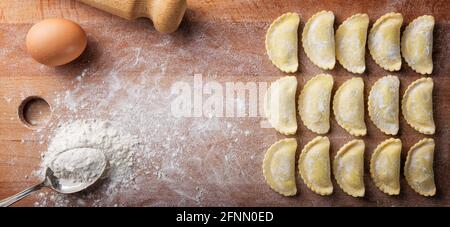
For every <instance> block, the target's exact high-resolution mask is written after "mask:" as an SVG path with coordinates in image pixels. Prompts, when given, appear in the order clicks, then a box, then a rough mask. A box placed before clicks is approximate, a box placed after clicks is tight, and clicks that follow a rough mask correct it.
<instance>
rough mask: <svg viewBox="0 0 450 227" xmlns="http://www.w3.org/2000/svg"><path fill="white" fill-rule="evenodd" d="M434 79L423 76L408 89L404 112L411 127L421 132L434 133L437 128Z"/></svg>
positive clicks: (405, 96) (404, 97)
mask: <svg viewBox="0 0 450 227" xmlns="http://www.w3.org/2000/svg"><path fill="white" fill-rule="evenodd" d="M432 93H433V79H431V78H421V79H418V80H416V81H414V82H413V83H412V84H411V85H409V87H408V88H407V89H406V91H405V94H404V95H403V100H402V113H403V116H404V117H405V120H406V122H408V124H409V125H411V127H413V128H414V129H415V130H417V131H419V132H420V133H423V134H427V135H432V134H434V131H435V130H436V126H435V124H434V120H433V96H432Z"/></svg>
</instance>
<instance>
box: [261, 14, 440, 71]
mask: <svg viewBox="0 0 450 227" xmlns="http://www.w3.org/2000/svg"><path fill="white" fill-rule="evenodd" d="M299 23H300V17H299V15H298V14H297V13H285V14H283V15H281V16H280V17H278V18H277V19H276V20H275V21H274V22H273V23H272V24H271V26H270V27H269V29H268V31H267V34H266V50H267V54H268V55H269V58H270V60H271V61H272V63H273V64H274V65H275V66H276V67H278V68H279V69H280V70H281V71H283V72H287V73H292V72H296V71H297V69H298V27H299ZM402 24H403V16H402V14H400V13H387V14H385V15H383V16H381V17H380V18H379V19H378V20H377V21H376V22H375V23H374V24H373V26H372V28H371V29H370V32H369V35H368V37H367V30H368V27H369V16H368V15H367V14H355V15H353V16H351V17H350V18H347V19H346V20H345V21H344V22H343V23H342V24H341V25H340V26H339V28H338V29H337V30H336V34H335V33H334V27H333V25H334V14H333V12H331V11H321V12H319V13H316V14H315V15H313V16H312V17H311V18H310V19H309V20H308V22H307V23H306V24H305V27H304V29H303V33H302V44H303V48H304V50H305V53H306V55H307V56H308V58H309V59H310V60H311V61H312V62H313V63H314V64H315V65H317V66H318V67H320V68H322V69H333V68H334V65H335V63H336V59H337V60H338V61H339V62H340V63H341V64H342V66H343V67H344V68H345V69H347V70H348V71H350V72H352V73H359V74H361V73H363V72H364V71H365V69H366V64H365V48H366V40H367V42H368V48H369V52H370V54H371V55H372V58H373V59H374V60H375V62H376V63H377V64H378V65H379V66H381V67H382V68H383V69H385V70H389V71H398V70H400V68H401V65H402V57H401V55H403V57H404V58H405V61H406V62H407V63H408V65H409V66H410V67H411V68H412V69H413V70H414V71H416V72H418V73H421V74H431V72H432V71H433V61H432V50H433V29H434V24H435V21H434V17H433V16H429V15H424V16H421V17H418V18H416V19H415V20H414V21H412V22H411V23H410V24H409V25H408V26H407V27H406V28H405V30H404V32H403V35H402V36H401V38H400V29H401V27H402ZM400 52H401V53H400Z"/></svg>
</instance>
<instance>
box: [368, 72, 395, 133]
mask: <svg viewBox="0 0 450 227" xmlns="http://www.w3.org/2000/svg"><path fill="white" fill-rule="evenodd" d="M399 91H400V80H399V79H398V77H396V76H385V77H382V78H380V79H379V80H378V81H377V82H375V84H374V85H373V86H372V90H371V91H370V94H369V116H370V119H371V120H372V121H373V123H374V124H375V126H377V128H379V129H380V130H381V131H382V132H384V133H386V134H388V135H396V134H397V132H398V129H399V121H398V115H399V108H400V107H399V96H400V95H399Z"/></svg>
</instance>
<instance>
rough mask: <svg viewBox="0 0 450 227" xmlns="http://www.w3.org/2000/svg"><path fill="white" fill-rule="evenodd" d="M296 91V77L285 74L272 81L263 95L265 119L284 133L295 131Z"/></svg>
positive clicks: (293, 132) (288, 133) (289, 133)
mask: <svg viewBox="0 0 450 227" xmlns="http://www.w3.org/2000/svg"><path fill="white" fill-rule="evenodd" d="M296 91H297V78H295V76H286V77H283V78H281V79H278V80H276V81H275V82H273V83H272V85H271V86H270V87H269V89H267V93H266V96H265V100H264V101H265V102H264V110H265V113H266V117H267V119H268V120H269V122H270V124H271V125H272V127H274V128H275V129H276V130H277V131H279V132H280V133H282V134H285V135H291V134H295V132H296V131H297V118H296V111H295V93H296Z"/></svg>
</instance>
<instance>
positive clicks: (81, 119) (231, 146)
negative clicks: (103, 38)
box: [34, 25, 276, 206]
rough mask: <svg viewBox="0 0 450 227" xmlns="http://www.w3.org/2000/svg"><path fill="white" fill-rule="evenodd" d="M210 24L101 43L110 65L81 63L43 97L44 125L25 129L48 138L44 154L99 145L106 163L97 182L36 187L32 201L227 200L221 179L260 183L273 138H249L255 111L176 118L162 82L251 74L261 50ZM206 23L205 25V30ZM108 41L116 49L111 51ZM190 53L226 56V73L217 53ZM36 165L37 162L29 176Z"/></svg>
mask: <svg viewBox="0 0 450 227" xmlns="http://www.w3.org/2000/svg"><path fill="white" fill-rule="evenodd" d="M211 26H212V25H205V26H203V27H201V30H202V31H196V32H194V33H195V34H198V35H195V36H192V37H186V38H184V40H185V41H184V42H186V43H179V39H178V38H174V37H171V36H166V37H159V38H158V39H155V38H154V37H150V39H152V40H150V41H149V40H142V41H139V42H138V43H148V45H144V46H143V47H141V48H129V49H120V48H119V49H118V48H116V47H114V46H113V44H109V45H108V46H102V50H103V51H105V52H104V53H103V54H104V55H105V57H107V56H118V57H117V58H116V59H113V60H111V62H112V67H111V65H110V66H109V67H108V68H105V69H103V68H97V66H91V67H87V68H84V69H83V70H81V71H80V73H79V74H78V75H77V76H75V77H74V79H73V82H72V83H71V84H70V85H68V86H67V87H66V88H65V89H64V90H63V91H61V92H58V93H56V94H55V98H54V99H53V100H49V101H50V103H51V105H52V108H53V113H54V114H53V119H52V123H51V124H50V126H49V129H50V130H43V131H42V132H36V133H35V135H34V136H37V137H38V138H41V140H42V141H48V142H49V148H48V151H43V154H44V159H45V154H49V153H52V152H55V151H60V150H62V149H65V148H71V147H77V146H93V147H100V148H102V149H104V150H105V154H106V156H107V160H108V161H109V162H110V165H111V164H113V165H112V166H111V167H110V169H109V170H108V175H107V177H106V178H105V179H104V180H103V181H102V183H101V184H100V185H99V186H96V187H94V188H93V189H91V190H88V191H87V192H82V193H78V194H74V195H61V194H57V193H54V192H43V193H40V194H39V196H38V197H37V198H38V201H37V202H36V204H35V205H36V206H133V205H141V206H142V205H145V206H183V205H185V206H193V205H233V203H230V201H229V200H228V199H227V198H229V197H230V196H232V195H233V194H235V193H236V191H234V188H233V187H230V186H232V185H238V184H248V185H253V186H252V187H248V190H240V194H241V195H242V196H246V197H248V198H252V197H254V198H255V199H256V200H257V197H258V196H257V195H256V194H255V193H254V191H255V190H256V189H257V187H258V186H256V185H257V184H263V183H264V181H262V180H261V179H260V178H261V174H260V173H259V172H258V171H256V170H259V166H260V160H259V159H261V157H262V155H263V153H262V152H260V151H262V150H264V149H265V148H266V146H267V143H269V142H270V141H272V140H273V139H271V138H267V135H266V137H265V138H264V137H262V136H260V137H257V138H262V139H255V138H254V136H255V135H256V136H257V135H258V134H261V135H262V133H263V132H260V131H259V129H260V128H259V120H260V119H259V118H257V117H253V118H245V117H231V118H216V117H213V116H205V117H187V118H186V117H181V118H177V117H174V116H172V113H171V105H170V103H171V101H172V100H173V99H174V97H175V96H174V94H173V93H172V91H171V85H172V84H173V83H174V82H176V81H186V82H187V83H193V81H192V80H193V79H192V78H193V76H194V73H202V74H203V76H204V80H205V81H206V80H219V81H220V83H223V84H225V82H227V81H233V77H235V76H240V75H242V73H244V74H246V75H248V74H250V75H255V74H256V72H257V70H258V71H259V70H260V69H258V67H257V66H258V65H259V64H260V63H261V61H262V59H263V57H261V56H259V55H257V54H254V53H251V52H249V53H247V52H245V48H242V47H240V48H239V49H244V51H242V52H235V50H233V49H234V48H236V47H233V46H234V45H236V44H237V43H233V41H231V40H222V37H223V36H222V35H221V34H220V32H225V31H220V32H219V33H217V32H218V31H215V30H211V28H213V26H212V27H211ZM232 27H233V26H230V28H232ZM101 29H104V30H105V29H106V30H107V31H103V32H105V34H116V33H115V31H110V29H111V28H107V27H105V28H101ZM263 29H264V28H261V31H262V32H263ZM211 32H213V33H214V34H210V35H208V36H206V35H205V34H204V33H211ZM229 32H239V33H243V34H244V33H246V32H248V31H244V30H238V31H236V30H230V31H229ZM121 33H122V34H120V35H117V36H116V37H115V39H117V40H121V42H123V43H128V45H129V46H133V44H132V43H135V42H137V41H136V39H138V38H136V37H132V36H130V34H128V33H127V34H124V33H123V32H121ZM216 33H217V34H216ZM145 38H146V39H147V38H148V37H145ZM144 41H145V42H144ZM216 44H220V45H216ZM238 45H244V44H242V43H239V44H238ZM134 46H135V45H134ZM199 46H203V47H204V48H198V47H199ZM168 48H169V49H173V51H168ZM158 49H164V51H161V52H160V51H158ZM112 50H114V51H116V52H115V53H110V51H112ZM161 53H165V54H161ZM199 56H210V58H215V56H221V58H223V57H227V58H228V59H229V60H228V63H229V64H233V65H236V67H230V68H232V69H233V70H231V71H227V72H220V74H221V75H222V74H223V73H226V75H225V76H221V75H218V74H219V69H221V68H222V67H221V66H220V65H218V64H216V63H211V61H212V62H222V61H223V59H203V58H201V59H200V58H199ZM186 59H189V61H194V62H197V63H192V62H191V63H189V64H188V65H194V66H195V68H190V67H188V68H183V65H178V63H177V62H179V61H181V62H182V61H186ZM100 65H101V63H100ZM250 79H251V78H250ZM250 81H252V80H250ZM243 98H245V97H243ZM235 108H236V110H235V111H236V112H239V111H240V109H242V108H244V109H245V108H248V105H247V104H246V100H242V98H240V97H237V98H236V100H235ZM244 112H245V110H244ZM274 135H276V133H274ZM265 139H268V141H267V142H265V141H264V140H265ZM57 141H58V142H57ZM255 147H256V148H257V150H255ZM250 148H251V149H250ZM242 157H244V158H242ZM111 162H112V163H111ZM114 164H115V166H114ZM43 166H44V165H43ZM42 174H43V173H42V169H41V171H37V173H36V176H42ZM206 188H207V189H206ZM234 205H237V204H234Z"/></svg>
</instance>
